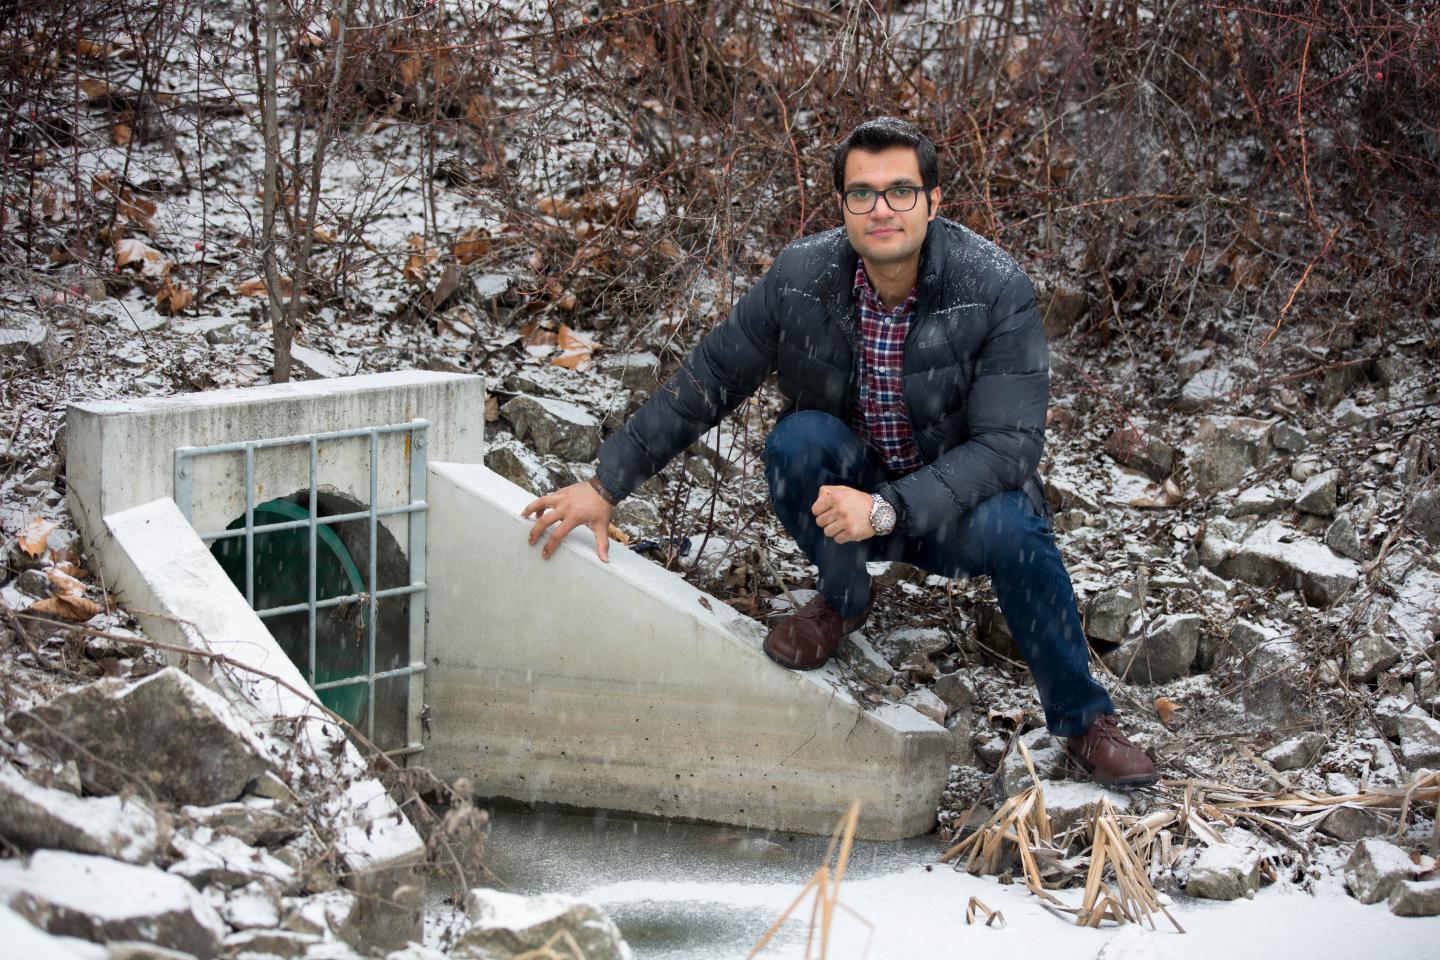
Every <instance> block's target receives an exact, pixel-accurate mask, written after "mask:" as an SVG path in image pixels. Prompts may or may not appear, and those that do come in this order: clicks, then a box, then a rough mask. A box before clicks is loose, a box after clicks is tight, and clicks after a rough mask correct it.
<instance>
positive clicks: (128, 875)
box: [0, 850, 227, 960]
mask: <svg viewBox="0 0 1440 960" xmlns="http://www.w3.org/2000/svg"><path fill="white" fill-rule="evenodd" d="M0 899H3V900H4V901H5V902H7V903H8V904H9V906H10V908H11V909H12V910H14V911H15V912H16V913H18V914H20V915H21V916H23V917H24V918H25V919H27V920H29V921H30V922H31V923H33V924H35V925H36V926H37V927H40V928H41V929H44V930H46V931H48V932H50V933H53V934H58V935H61V936H72V937H79V938H81V939H85V940H93V941H96V942H100V943H103V942H106V941H109V940H136V941H143V942H145V943H153V944H157V945H159V946H162V947H170V948H173V949H177V950H184V951H186V952H187V953H191V954H194V955H195V956H196V957H199V958H201V960H205V958H209V957H214V956H217V955H219V953H220V942H221V940H222V939H223V938H224V937H225V934H226V932H227V928H226V926H225V923H224V921H223V920H221V919H220V917H219V915H218V914H216V913H215V911H214V910H213V909H212V908H211V907H210V905H209V904H208V903H206V902H205V899H204V897H202V896H201V895H200V893H199V891H197V890H196V889H195V888H194V887H192V886H191V885H190V884H188V883H186V882H185V881H184V880H182V879H180V878H179V877H173V876H170V875H169V874H167V873H165V872H164V871H162V870H158V869H156V868H155V867H141V866H133V865H131V864H125V863H120V862H118V861H115V860H111V859H108V858H106V857H94V856H88V855H85V854H79V853H64V852H60V851H55V850H41V851H38V852H37V853H36V854H35V855H34V856H33V857H31V858H30V862H29V863H28V864H21V863H20V862H19V861H15V860H6V861H0Z"/></svg>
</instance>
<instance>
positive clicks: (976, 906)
mask: <svg viewBox="0 0 1440 960" xmlns="http://www.w3.org/2000/svg"><path fill="white" fill-rule="evenodd" d="M977 913H983V914H985V926H987V927H990V926H994V925H995V922H996V921H999V923H1000V926H1001V928H1002V929H1003V928H1004V926H1005V914H1003V913H1001V912H1000V911H999V910H991V909H990V908H989V907H987V906H985V904H984V903H982V902H981V901H980V898H979V897H971V898H970V902H969V903H967V904H965V925H966V926H970V925H971V924H973V923H974V922H975V915H976V914H977Z"/></svg>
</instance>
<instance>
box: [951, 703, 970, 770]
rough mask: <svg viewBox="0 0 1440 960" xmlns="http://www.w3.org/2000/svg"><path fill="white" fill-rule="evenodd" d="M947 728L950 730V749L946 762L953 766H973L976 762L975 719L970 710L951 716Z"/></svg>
mask: <svg viewBox="0 0 1440 960" xmlns="http://www.w3.org/2000/svg"><path fill="white" fill-rule="evenodd" d="M945 729H947V730H949V731H950V749H949V750H948V751H947V752H946V758H945V759H946V762H947V763H949V764H950V765H951V766H955V765H957V764H958V765H960V766H965V767H969V766H973V765H974V763H975V720H974V718H973V717H972V716H971V715H970V711H968V710H961V711H959V712H957V713H954V714H952V715H951V716H950V719H949V720H948V721H946V724H945Z"/></svg>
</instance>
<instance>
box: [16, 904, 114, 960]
mask: <svg viewBox="0 0 1440 960" xmlns="http://www.w3.org/2000/svg"><path fill="white" fill-rule="evenodd" d="M0 943H3V944H4V945H5V950H6V955H7V956H14V957H25V958H30V957H34V958H41V957H43V958H45V960H112V955H111V953H110V951H109V950H108V949H107V948H106V947H104V946H101V945H100V944H98V943H90V942H89V941H88V940H78V939H76V938H74V937H57V936H53V935H51V934H49V933H46V932H45V931H44V930H41V929H40V928H39V927H37V926H35V925H34V924H33V923H31V922H30V921H28V920H26V919H25V918H24V917H22V916H20V914H18V913H16V912H15V911H14V910H11V909H10V908H9V907H7V906H4V905H3V904H0Z"/></svg>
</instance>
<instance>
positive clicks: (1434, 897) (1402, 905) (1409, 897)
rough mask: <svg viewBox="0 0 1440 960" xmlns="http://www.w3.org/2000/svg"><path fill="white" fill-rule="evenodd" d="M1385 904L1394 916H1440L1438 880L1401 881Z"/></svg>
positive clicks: (1439, 883)
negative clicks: (1387, 904)
mask: <svg viewBox="0 0 1440 960" xmlns="http://www.w3.org/2000/svg"><path fill="white" fill-rule="evenodd" d="M1386 902H1387V903H1389V905H1390V912H1391V913H1393V914H1395V915H1396V916H1400V917H1435V916H1440V880H1402V881H1400V882H1399V883H1397V884H1396V885H1395V887H1394V889H1392V890H1391V891H1390V896H1389V897H1387V898H1386Z"/></svg>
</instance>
